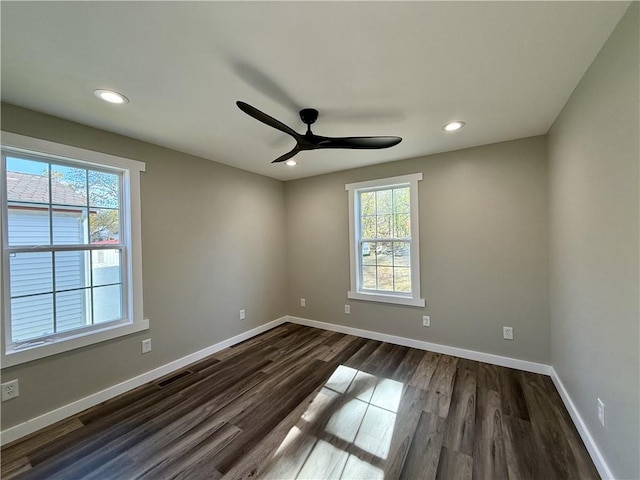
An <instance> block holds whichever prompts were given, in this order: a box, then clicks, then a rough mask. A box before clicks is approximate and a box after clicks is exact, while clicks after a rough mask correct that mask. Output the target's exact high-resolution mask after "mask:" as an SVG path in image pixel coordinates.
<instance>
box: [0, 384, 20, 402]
mask: <svg viewBox="0 0 640 480" xmlns="http://www.w3.org/2000/svg"><path fill="white" fill-rule="evenodd" d="M19 395H20V388H19V385H18V380H11V381H10V382H7V383H3V384H2V401H3V402H4V401H6V400H11V399H12V398H16V397H17V396H19Z"/></svg>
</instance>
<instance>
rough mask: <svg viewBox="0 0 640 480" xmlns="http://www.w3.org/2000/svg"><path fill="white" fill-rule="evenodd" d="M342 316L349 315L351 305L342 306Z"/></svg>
mask: <svg viewBox="0 0 640 480" xmlns="http://www.w3.org/2000/svg"><path fill="white" fill-rule="evenodd" d="M344 314H345V315H351V305H345V306H344Z"/></svg>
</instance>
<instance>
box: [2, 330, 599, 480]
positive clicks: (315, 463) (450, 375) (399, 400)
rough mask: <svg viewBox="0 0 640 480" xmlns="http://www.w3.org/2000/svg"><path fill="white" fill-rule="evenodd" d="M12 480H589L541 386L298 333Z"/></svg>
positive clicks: (263, 344) (117, 420)
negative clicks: (272, 479) (16, 479)
mask: <svg viewBox="0 0 640 480" xmlns="http://www.w3.org/2000/svg"><path fill="white" fill-rule="evenodd" d="M1 453H2V478H6V479H9V478H20V479H57V478H60V479H80V478H81V479H100V480H104V479H126V480H129V479H187V478H188V479H218V478H229V479H249V478H278V479H293V478H313V479H315V478H317V479H321V478H335V479H338V478H344V479H367V480H375V479H382V478H392V479H396V478H398V479H412V480H416V479H433V478H437V479H454V480H464V479H482V480H484V479H503V478H504V479H544V480H551V479H572V478H575V479H581V480H582V479H592V478H593V479H596V478H599V476H598V473H597V471H596V469H595V467H594V465H593V463H592V462H591V460H590V458H589V455H588V453H587V451H586V449H585V447H584V445H583V443H582V441H581V440H580V437H579V436H578V433H577V431H576V429H575V427H574V426H573V424H572V423H571V419H570V417H569V415H568V413H567V411H566V409H565V408H564V406H563V404H562V401H561V399H560V396H559V395H558V393H557V391H556V390H555V387H554V385H553V383H552V382H551V380H550V378H549V377H545V376H543V375H537V374H532V373H527V372H521V371H517V370H512V369H509V368H503V367H497V366H495V365H489V364H486V363H479V362H475V361H471V360H465V359H461V358H457V357H451V356H448V355H440V354H437V353H433V352H425V351H421V350H416V349H412V348H407V347H402V346H398V345H392V344H388V343H384V342H378V341H374V340H367V339H363V338H358V337H353V336H350V335H343V334H340V333H334V332H328V331H324V330H318V329H314V328H310V327H304V326H300V325H294V324H285V325H282V326H280V327H277V328H274V329H272V330H270V331H268V332H266V333H264V334H262V335H260V336H257V337H254V338H252V339H250V340H247V341H246V342H244V343H241V344H238V345H236V346H234V347H231V348H228V349H226V350H223V351H221V352H219V353H217V354H215V355H213V356H211V357H208V358H206V359H204V360H202V361H200V362H198V363H196V364H193V365H190V366H189V367H186V368H184V369H182V370H180V371H178V372H174V373H172V374H171V375H169V376H168V377H165V378H161V379H159V380H157V381H155V382H152V383H149V384H147V385H143V386H141V387H139V388H137V389H135V390H133V391H131V392H128V393H126V394H124V395H121V396H119V397H116V398H114V399H112V400H109V401H107V402H105V403H103V404H101V405H98V406H96V407H94V408H91V409H89V410H87V411H84V412H82V413H80V414H79V415H77V416H75V417H73V418H69V419H67V420H65V421H63V422H60V423H58V424H56V425H52V426H51V427H49V428H47V429H45V430H43V431H40V432H37V433H36V434H33V435H31V436H29V437H27V438H25V439H22V440H19V441H17V442H15V443H13V444H11V445H8V446H6V447H5V448H3V449H2V452H1Z"/></svg>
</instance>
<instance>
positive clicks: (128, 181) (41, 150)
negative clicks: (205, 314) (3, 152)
mask: <svg viewBox="0 0 640 480" xmlns="http://www.w3.org/2000/svg"><path fill="white" fill-rule="evenodd" d="M1 135H2V137H1V142H0V143H1V144H2V148H3V149H7V150H11V151H14V152H16V153H18V154H20V153H22V154H24V155H26V156H33V155H36V156H39V157H43V158H49V159H51V160H52V161H59V162H60V163H64V162H65V160H66V161H67V162H68V161H69V160H73V159H75V160H78V161H80V162H82V163H84V164H85V165H87V167H89V168H91V167H96V168H98V169H100V168H102V169H104V168H106V169H114V168H116V169H119V170H121V171H122V172H123V177H122V184H123V185H122V193H121V195H122V212H124V217H125V218H124V219H123V221H122V226H123V232H122V233H123V236H124V238H125V240H128V242H126V243H127V244H128V254H127V255H126V259H125V261H124V262H123V263H124V265H125V267H124V268H125V269H126V274H127V277H128V289H127V292H123V293H125V296H126V303H125V305H124V308H125V310H126V321H119V322H118V323H115V324H113V323H112V324H109V323H105V325H104V326H96V328H91V329H88V330H84V329H83V330H82V331H77V334H76V335H73V334H70V335H67V336H66V337H65V338H59V339H56V338H55V336H54V337H50V338H49V339H47V340H46V341H43V342H37V341H36V342H34V344H33V346H22V348H20V349H15V350H8V345H9V344H11V339H10V338H9V339H7V338H6V335H7V334H8V332H9V331H10V329H8V328H6V322H10V321H11V319H10V318H9V315H7V313H8V308H7V302H8V301H9V300H8V299H9V297H8V295H9V289H8V285H9V282H8V280H9V269H8V261H9V259H8V252H7V251H6V249H5V248H4V247H5V245H7V241H8V239H7V229H6V225H5V223H6V221H7V219H6V211H7V203H6V195H2V200H1V203H2V205H1V208H0V234H1V235H2V237H1V238H2V254H1V255H0V272H2V279H3V282H2V283H3V288H2V289H1V291H0V311H2V314H3V317H4V322H5V325H3V326H2V327H3V328H2V339H1V340H2V341H1V342H0V343H1V350H2V351H1V353H2V368H6V367H11V366H14V365H19V364H22V363H26V362H30V361H32V360H36V359H39V358H44V357H48V356H51V355H56V354H58V353H62V352H67V351H70V350H74V349H77V348H81V347H85V346H88V345H93V344H96V343H99V342H103V341H106V340H111V339H114V338H118V337H121V336H124V335H129V334H131V333H135V332H140V331H143V330H148V329H149V320H148V319H145V318H144V316H143V298H142V293H143V291H142V290H143V289H142V232H141V209H140V172H144V171H145V164H144V163H143V162H139V161H137V160H131V159H128V158H124V157H117V156H114V155H110V154H106V153H102V152H96V151H92V150H85V149H83V148H78V147H72V146H69V145H64V144H60V143H55V142H50V141H48V140H42V139H38V138H32V137H27V136H24V135H18V134H15V133H10V132H5V131H2V132H1ZM0 170H1V171H0V181H1V182H2V184H3V185H5V182H6V179H5V176H6V172H5V166H4V162H3V166H2V168H1V169H0ZM5 267H6V268H5Z"/></svg>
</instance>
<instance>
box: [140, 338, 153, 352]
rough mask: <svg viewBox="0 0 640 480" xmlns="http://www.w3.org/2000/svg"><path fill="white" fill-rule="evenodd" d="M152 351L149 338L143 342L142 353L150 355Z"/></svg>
mask: <svg viewBox="0 0 640 480" xmlns="http://www.w3.org/2000/svg"><path fill="white" fill-rule="evenodd" d="M150 351H151V339H150V338H147V339H145V340H142V353H149V352H150Z"/></svg>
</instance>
